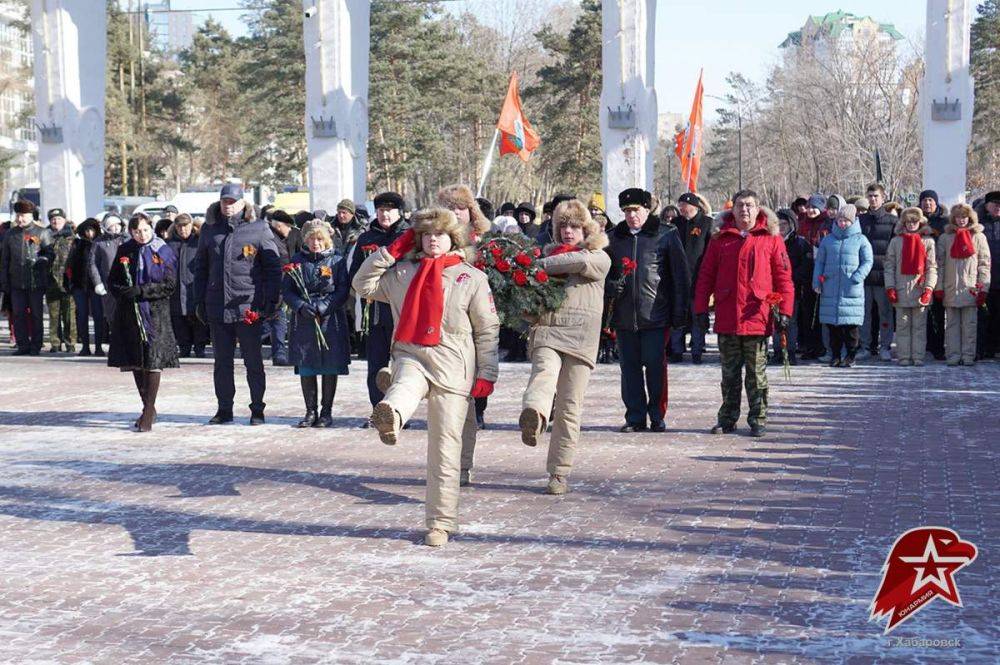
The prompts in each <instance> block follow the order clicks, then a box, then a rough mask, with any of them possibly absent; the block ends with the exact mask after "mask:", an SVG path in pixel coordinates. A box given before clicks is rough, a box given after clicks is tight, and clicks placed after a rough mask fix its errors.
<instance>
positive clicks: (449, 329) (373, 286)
mask: <svg viewBox="0 0 1000 665" xmlns="http://www.w3.org/2000/svg"><path fill="white" fill-rule="evenodd" d="M458 254H460V255H461V256H462V258H463V259H464V258H465V253H464V252H458ZM418 268H419V264H418V263H417V262H416V261H411V260H407V259H403V260H402V261H399V262H397V261H396V259H394V258H393V257H392V255H391V254H390V253H389V250H388V249H387V248H385V247H381V248H379V250H378V251H376V252H372V254H371V256H369V257H368V258H367V259H365V261H364V263H362V264H361V268H360V269H359V270H358V272H357V274H356V275H355V276H354V281H353V282H352V284H351V286H352V287H353V288H354V291H355V292H356V293H357V294H358V296H359V297H362V298H370V299H371V300H377V301H379V302H385V303H389V306H390V307H391V308H392V315H393V318H394V319H395V320H396V321H399V317H400V312H401V310H402V308H403V299H404V298H406V291H407V289H409V287H410V282H411V281H412V280H413V278H414V277H415V276H416V274H417V270H418ZM441 278H442V283H443V286H444V316H443V317H442V320H441V343H440V344H438V345H437V346H421V345H419V344H410V343H406V342H397V341H395V340H394V341H393V343H392V359H393V362H414V363H415V364H416V365H417V366H419V367H420V369H421V370H422V371H423V373H424V376H426V377H427V380H428V381H430V382H431V383H433V384H434V385H436V386H437V387H439V388H441V389H442V390H446V391H448V392H452V393H458V394H461V395H468V394H469V392H470V391H471V390H472V386H473V384H474V383H475V380H476V379H477V378H479V379H486V380H487V381H493V382H495V381H496V380H497V376H498V374H499V372H500V366H499V362H500V361H499V358H498V356H497V342H498V336H499V334H500V319H499V318H498V317H497V312H496V307H495V306H494V304H493V294H492V293H491V292H490V285H489V282H488V281H487V279H486V275H485V274H484V273H483V272H481V271H479V270H477V269H476V268H473V267H472V266H471V265H469V264H468V263H465V262H464V261H463V262H462V263H459V264H457V265H454V266H450V267H448V268H445V269H444V272H443V274H442V276H441Z"/></svg>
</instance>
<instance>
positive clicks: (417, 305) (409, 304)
mask: <svg viewBox="0 0 1000 665" xmlns="http://www.w3.org/2000/svg"><path fill="white" fill-rule="evenodd" d="M461 262H462V258H461V257H459V256H455V255H454V254H446V255H445V256H439V257H437V258H436V259H432V258H430V257H424V258H422V259H420V269H419V270H417V274H416V275H415V276H414V278H413V281H412V282H410V286H409V288H407V289H406V297H405V298H403V310H402V311H401V312H400V313H399V322H398V323H397V324H396V341H397V342H407V343H409V344H419V345H421V346H437V345H438V344H440V343H441V319H442V318H443V317H444V286H443V285H442V283H441V274H442V273H443V272H444V269H445V268H448V267H450V266H455V265H458V264H459V263H461Z"/></svg>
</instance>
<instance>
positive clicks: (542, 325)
mask: <svg viewBox="0 0 1000 665" xmlns="http://www.w3.org/2000/svg"><path fill="white" fill-rule="evenodd" d="M607 246H608V236H607V235H605V234H604V233H591V234H590V235H589V236H587V239H586V240H584V242H583V247H584V248H583V249H582V250H580V251H579V252H566V253H565V254H557V255H556V256H546V257H545V258H544V259H542V260H541V261H540V262H539V263H540V265H541V267H542V269H543V270H545V272H546V273H548V274H549V275H552V276H553V277H565V278H566V299H565V300H564V301H563V304H562V306H561V307H559V309H558V310H557V311H555V312H547V313H545V314H542V315H541V316H540V317H539V318H538V320H537V321H536V322H535V323H534V325H532V326H531V332H530V333H529V335H528V349H529V350H530V349H534V348H536V347H548V348H550V349H555V350H556V351H560V352H562V353H566V354H568V355H571V356H573V357H575V358H579V359H580V360H582V361H584V362H585V363H587V364H588V365H590V367H591V368H593V367H594V363H595V362H596V360H597V349H598V346H599V345H600V341H601V316H602V315H603V312H604V278H605V277H607V275H608V270H610V269H611V257H610V256H608V253H607V252H605V251H604V248H605V247H607ZM552 248H553V246H550V247H548V248H546V251H547V252H548V251H550V250H551V249H552Z"/></svg>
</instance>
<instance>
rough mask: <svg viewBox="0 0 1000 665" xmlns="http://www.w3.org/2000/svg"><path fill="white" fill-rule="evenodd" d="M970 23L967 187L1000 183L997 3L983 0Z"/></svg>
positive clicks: (999, 10) (999, 17)
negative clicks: (971, 97) (971, 92)
mask: <svg viewBox="0 0 1000 665" xmlns="http://www.w3.org/2000/svg"><path fill="white" fill-rule="evenodd" d="M978 11H979V15H978V16H977V17H976V20H975V21H974V22H973V23H972V45H971V49H970V50H971V53H970V56H971V69H972V76H973V78H974V79H975V85H976V99H975V112H974V114H973V118H972V141H971V144H970V146H969V178H968V183H969V188H970V189H972V190H973V191H977V190H984V189H995V188H996V187H997V186H998V183H1000V0H986V1H985V2H983V3H982V4H980V5H979V7H978Z"/></svg>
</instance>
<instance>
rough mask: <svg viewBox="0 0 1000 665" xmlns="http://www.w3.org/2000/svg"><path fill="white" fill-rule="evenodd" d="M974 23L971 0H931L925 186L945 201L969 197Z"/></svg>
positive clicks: (924, 91) (924, 89)
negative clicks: (968, 174)
mask: <svg viewBox="0 0 1000 665" xmlns="http://www.w3.org/2000/svg"><path fill="white" fill-rule="evenodd" d="M971 26H972V8H971V3H970V2H969V0H927V43H926V46H925V47H924V62H925V65H924V67H925V68H924V81H923V85H922V86H921V90H920V119H921V121H922V124H923V129H924V180H923V187H926V188H930V189H933V190H936V191H937V193H938V196H939V197H940V198H941V204H942V205H952V204H955V203H961V202H964V201H965V184H966V151H967V149H968V146H969V141H970V140H971V138H972V103H973V81H972V76H971V75H970V74H969V46H970V42H971Z"/></svg>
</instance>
